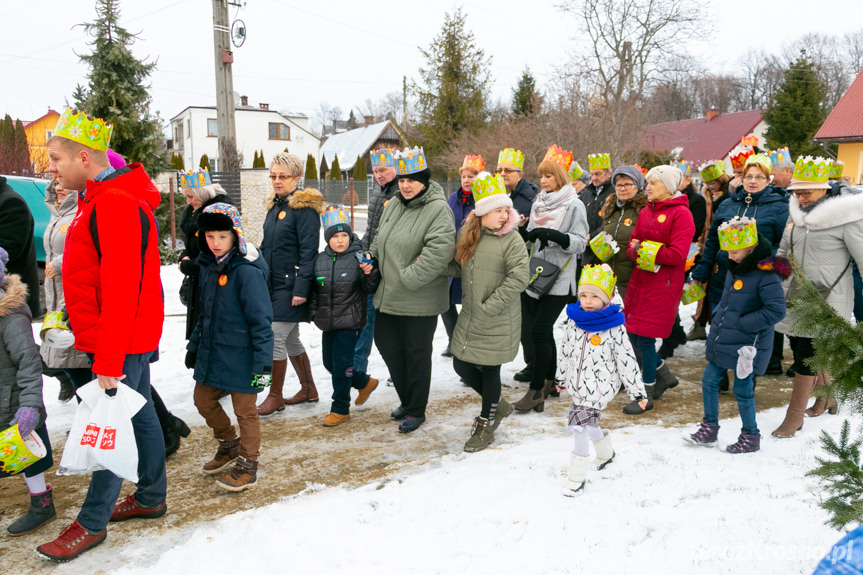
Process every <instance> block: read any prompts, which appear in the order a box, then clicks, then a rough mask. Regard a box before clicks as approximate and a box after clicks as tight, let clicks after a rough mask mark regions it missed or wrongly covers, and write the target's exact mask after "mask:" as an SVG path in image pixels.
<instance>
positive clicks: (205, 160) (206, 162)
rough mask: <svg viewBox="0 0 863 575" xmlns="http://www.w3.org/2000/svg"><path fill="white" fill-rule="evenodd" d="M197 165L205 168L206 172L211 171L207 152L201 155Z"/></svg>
mask: <svg viewBox="0 0 863 575" xmlns="http://www.w3.org/2000/svg"><path fill="white" fill-rule="evenodd" d="M198 166H200V167H202V168H207V171H208V172H212V171H213V168H211V167H210V156H208V155H207V154H204V155H203V156H201V161H200V162H199V163H198Z"/></svg>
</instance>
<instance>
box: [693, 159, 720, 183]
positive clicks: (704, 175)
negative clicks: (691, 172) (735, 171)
mask: <svg viewBox="0 0 863 575" xmlns="http://www.w3.org/2000/svg"><path fill="white" fill-rule="evenodd" d="M698 171H699V172H701V179H702V180H704V183H705V184H706V183H707V182H712V181H713V180H716V179H718V178H719V176H721V175H722V174H724V173H725V162H723V161H722V160H711V161H709V162H705V163H704V164H701V167H700V168H698Z"/></svg>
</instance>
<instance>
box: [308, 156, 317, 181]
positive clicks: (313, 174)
mask: <svg viewBox="0 0 863 575" xmlns="http://www.w3.org/2000/svg"><path fill="white" fill-rule="evenodd" d="M305 179H306V181H309V180H317V179H318V168H317V166H315V157H314V156H313V155H311V154H309V155H308V156H307V157H306V174H305Z"/></svg>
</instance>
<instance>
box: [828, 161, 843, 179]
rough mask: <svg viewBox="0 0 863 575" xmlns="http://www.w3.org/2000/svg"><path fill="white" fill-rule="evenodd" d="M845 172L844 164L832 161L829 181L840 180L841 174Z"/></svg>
mask: <svg viewBox="0 0 863 575" xmlns="http://www.w3.org/2000/svg"><path fill="white" fill-rule="evenodd" d="M844 170H845V162H843V161H842V160H834V161H833V169H832V170H831V173H830V179H831V180H838V179H840V178H842V172H843V171H844Z"/></svg>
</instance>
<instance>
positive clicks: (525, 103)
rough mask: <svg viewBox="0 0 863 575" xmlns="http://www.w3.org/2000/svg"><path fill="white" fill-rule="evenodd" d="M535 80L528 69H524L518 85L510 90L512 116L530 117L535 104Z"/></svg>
mask: <svg viewBox="0 0 863 575" xmlns="http://www.w3.org/2000/svg"><path fill="white" fill-rule="evenodd" d="M537 96H538V94H537V93H536V78H534V77H533V74H531V73H530V68H528V67H525V69H524V71H523V72H522V73H521V78H519V79H518V84H516V87H515V88H513V89H512V114H513V115H514V116H532V115H533V114H534V112H537V111H538V110H534V106H535V105H536V103H537Z"/></svg>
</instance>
